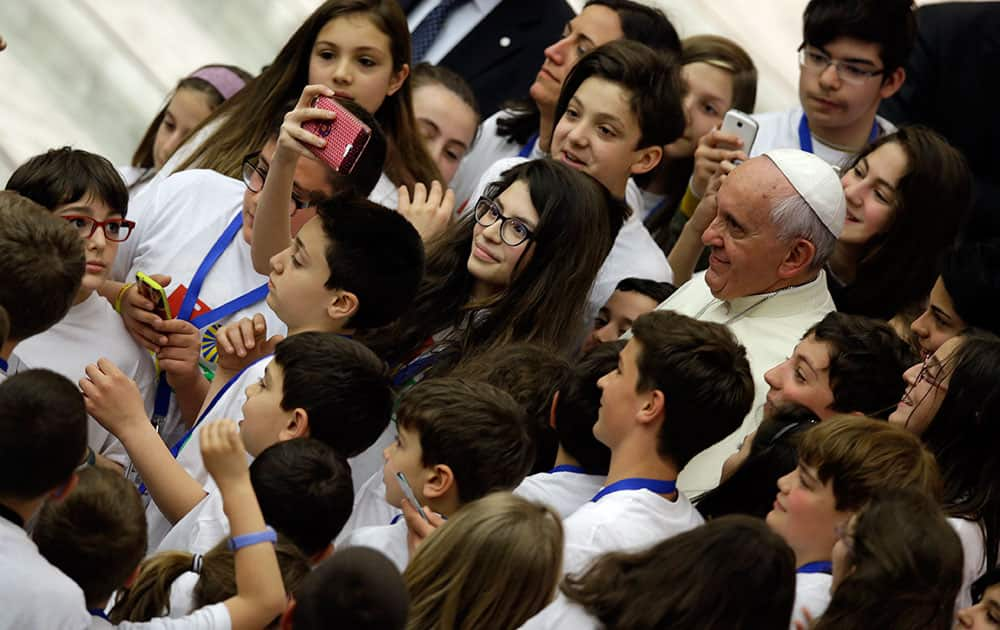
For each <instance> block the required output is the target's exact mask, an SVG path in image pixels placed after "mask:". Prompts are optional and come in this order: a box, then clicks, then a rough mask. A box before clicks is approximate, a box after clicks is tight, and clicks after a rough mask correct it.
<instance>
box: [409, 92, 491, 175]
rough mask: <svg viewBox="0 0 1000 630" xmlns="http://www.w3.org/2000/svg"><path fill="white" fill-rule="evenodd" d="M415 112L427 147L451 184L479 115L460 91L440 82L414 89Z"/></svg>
mask: <svg viewBox="0 0 1000 630" xmlns="http://www.w3.org/2000/svg"><path fill="white" fill-rule="evenodd" d="M413 114H414V116H416V119H417V125H418V126H419V128H420V135H421V136H422V137H423V140H424V147H425V148H426V149H427V152H428V153H430V155H431V157H432V158H434V162H435V163H436V164H437V167H438V170H439V171H441V176H442V177H443V178H444V183H445V185H447V184H448V183H449V182H450V181H451V178H452V177H454V176H455V171H457V170H458V165H459V164H461V162H462V158H464V157H465V154H466V153H468V151H469V147H471V146H472V140H473V139H474V138H475V137H476V128H477V127H478V126H479V117H478V116H477V115H476V112H474V111H472V108H471V107H469V106H468V105H467V104H466V103H465V101H463V100H462V99H461V98H459V96H458V95H457V94H455V93H454V92H452V91H451V90H449V89H448V88H446V87H444V86H443V85H440V84H438V83H430V84H427V85H422V86H420V87H418V88H416V89H414V90H413Z"/></svg>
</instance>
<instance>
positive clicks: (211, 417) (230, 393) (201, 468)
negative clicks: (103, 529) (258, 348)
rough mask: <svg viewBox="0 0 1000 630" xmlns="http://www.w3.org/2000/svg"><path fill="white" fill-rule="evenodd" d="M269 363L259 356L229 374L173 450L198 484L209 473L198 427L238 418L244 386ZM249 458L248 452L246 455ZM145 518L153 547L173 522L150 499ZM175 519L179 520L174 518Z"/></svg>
mask: <svg viewBox="0 0 1000 630" xmlns="http://www.w3.org/2000/svg"><path fill="white" fill-rule="evenodd" d="M268 363H270V355H269V356H267V357H263V358H261V359H259V360H258V361H257V362H256V363H253V364H251V365H250V366H249V367H248V368H247V369H246V370H244V371H243V373H242V374H240V375H238V376H236V377H235V378H233V379H232V380H231V381H230V383H229V386H228V387H227V388H226V390H225V392H223V393H221V395H219V396H218V400H217V401H216V403H215V405H213V406H212V408H211V409H209V410H208V411H207V412H206V413H205V414H204V417H203V418H202V419H201V421H200V422H199V423H198V425H197V426H196V427H195V430H194V431H193V432H192V433H191V437H190V438H189V439H188V440H187V442H186V443H185V444H184V446H183V447H182V448H181V450H180V451H179V452H178V454H177V463H178V464H180V465H181V466H183V467H184V470H186V471H187V472H188V474H189V475H191V477H192V478H193V479H194V480H195V481H197V482H198V483H200V484H202V487H205V488H206V492H207V488H209V487H210V486H209V485H208V483H209V480H210V479H211V476H210V475H209V474H208V470H206V469H205V462H204V460H203V459H202V457H201V431H200V429H201V428H202V427H204V426H205V425H207V424H209V423H211V422H215V421H216V420H220V419H223V418H229V419H232V420H239V419H242V418H243V403H245V402H246V399H247V396H246V389H247V387H249V386H250V384H251V383H255V382H257V381H259V380H260V379H262V378H263V377H264V369H265V368H266V367H267V364H268ZM247 457H248V458H249V455H248V456H247ZM146 521H147V524H148V527H149V548H150V549H156V548H157V547H158V546H159V545H160V543H162V542H163V539H164V537H166V535H167V532H169V531H170V530H171V528H172V527H173V524H172V523H171V522H170V520H169V519H167V517H166V516H164V515H163V513H162V512H160V510H159V508H157V507H156V503H154V502H152V501H150V502H149V505H148V506H146ZM178 522H179V521H178Z"/></svg>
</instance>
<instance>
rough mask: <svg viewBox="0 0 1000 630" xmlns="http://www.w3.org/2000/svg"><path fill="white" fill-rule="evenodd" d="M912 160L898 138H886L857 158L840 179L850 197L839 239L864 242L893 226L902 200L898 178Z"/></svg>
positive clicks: (857, 243)
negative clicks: (894, 139)
mask: <svg viewBox="0 0 1000 630" xmlns="http://www.w3.org/2000/svg"><path fill="white" fill-rule="evenodd" d="M907 168H909V160H907V158H906V153H905V152H904V151H903V148H902V147H901V146H899V143H897V142H887V143H886V144H883V145H882V146H880V147H879V148H877V149H875V150H874V151H872V152H871V153H869V154H868V155H866V156H865V157H863V158H861V159H860V160H858V163H857V164H855V165H854V168H852V169H850V170H848V171H847V172H846V173H844V176H843V177H841V178H840V183H841V184H842V185H843V186H844V196H845V197H846V198H847V220H846V221H845V222H844V230H843V232H841V233H840V239H839V240H840V242H842V243H846V244H849V245H863V244H865V243H867V242H868V241H870V240H871V239H872V238H874V237H875V236H878V235H879V234H884V233H886V232H888V231H889V228H891V227H892V221H893V219H894V218H895V216H896V207H897V202H898V200H899V198H898V195H899V191H898V188H899V180H900V179H902V178H903V176H904V175H906V170H907Z"/></svg>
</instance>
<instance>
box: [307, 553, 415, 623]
mask: <svg viewBox="0 0 1000 630" xmlns="http://www.w3.org/2000/svg"><path fill="white" fill-rule="evenodd" d="M409 609H410V597H409V594H408V593H407V592H406V585H405V584H404V583H403V576H401V575H400V574H399V571H398V570H397V569H396V567H395V565H393V564H392V562H391V561H390V560H389V559H388V558H386V557H385V556H384V555H382V554H381V553H380V552H378V551H375V550H374V549H369V548H368V547H349V548H347V549H344V550H343V551H337V552H336V553H334V554H333V555H332V556H330V557H329V558H327V559H326V560H324V561H323V562H322V563H320V565H319V566H318V567H316V568H315V569H313V571H312V572H311V573H310V574H309V575H308V576H306V579H304V580H302V584H300V585H299V588H298V589H296V591H295V609H294V611H293V612H292V625H293V626H294V627H295V630H322V629H325V628H329V627H330V624H331V623H333V622H336V624H337V625H338V627H341V628H351V629H352V630H403V628H404V627H405V626H406V617H407V614H408V612H409Z"/></svg>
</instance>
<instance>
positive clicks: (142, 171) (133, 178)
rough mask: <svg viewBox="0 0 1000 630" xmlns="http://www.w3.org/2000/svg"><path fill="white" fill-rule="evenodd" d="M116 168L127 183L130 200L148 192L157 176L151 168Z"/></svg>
mask: <svg viewBox="0 0 1000 630" xmlns="http://www.w3.org/2000/svg"><path fill="white" fill-rule="evenodd" d="M115 168H116V169H118V174H119V175H121V176H122V179H123V180H124V181H125V187H126V188H128V196H129V199H135V198H136V196H138V195H139V193H141V192H142V191H144V190H146V188H147V187H148V186H149V185H150V184H151V183H152V182H153V177H155V176H156V173H155V172H153V170H152V169H149V168H140V167H138V166H116V167H115Z"/></svg>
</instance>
